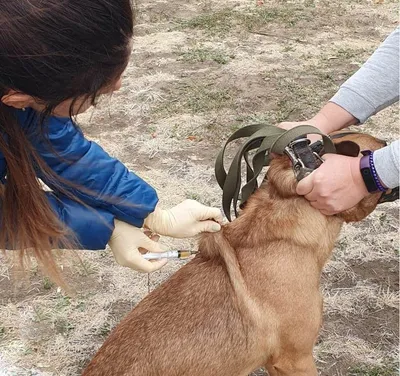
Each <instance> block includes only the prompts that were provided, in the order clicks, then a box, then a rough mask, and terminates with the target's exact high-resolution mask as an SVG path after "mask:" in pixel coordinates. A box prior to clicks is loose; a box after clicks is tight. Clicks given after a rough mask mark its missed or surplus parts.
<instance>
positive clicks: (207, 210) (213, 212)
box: [197, 205, 223, 231]
mask: <svg viewBox="0 0 400 376" xmlns="http://www.w3.org/2000/svg"><path fill="white" fill-rule="evenodd" d="M197 219H198V220H200V221H204V220H206V219H213V220H214V221H216V222H222V220H223V218H222V214H221V210H219V209H218V208H212V207H208V206H204V205H202V208H201V211H200V213H199V216H198V218H197ZM214 223H215V222H214ZM215 231H219V229H218V230H215Z"/></svg>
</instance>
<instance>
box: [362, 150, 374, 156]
mask: <svg viewBox="0 0 400 376" xmlns="http://www.w3.org/2000/svg"><path fill="white" fill-rule="evenodd" d="M361 154H362V155H364V156H366V155H370V154H372V151H371V150H361Z"/></svg>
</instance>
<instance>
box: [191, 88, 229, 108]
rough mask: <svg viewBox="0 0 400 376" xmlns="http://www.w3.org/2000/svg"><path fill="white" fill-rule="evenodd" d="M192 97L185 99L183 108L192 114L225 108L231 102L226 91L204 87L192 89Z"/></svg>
mask: <svg viewBox="0 0 400 376" xmlns="http://www.w3.org/2000/svg"><path fill="white" fill-rule="evenodd" d="M194 89H195V90H194V91H193V95H191V96H189V97H188V98H187V99H186V102H185V106H186V107H187V108H188V109H190V110H191V111H192V112H193V113H204V112H208V111H213V110H218V109H220V108H222V107H226V106H227V105H229V104H230V103H231V102H232V96H231V94H230V92H229V90H228V89H214V88H210V87H206V86H197V87H195V88H194Z"/></svg>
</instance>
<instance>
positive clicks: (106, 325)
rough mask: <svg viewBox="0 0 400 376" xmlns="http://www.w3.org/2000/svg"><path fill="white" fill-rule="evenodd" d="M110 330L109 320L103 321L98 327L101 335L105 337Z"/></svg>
mask: <svg viewBox="0 0 400 376" xmlns="http://www.w3.org/2000/svg"><path fill="white" fill-rule="evenodd" d="M111 330H112V324H111V322H110V321H107V322H105V323H104V324H103V325H102V326H101V327H100V328H99V334H100V336H101V337H107V336H108V335H109V334H110V332H111Z"/></svg>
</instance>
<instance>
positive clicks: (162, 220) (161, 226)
mask: <svg viewBox="0 0 400 376" xmlns="http://www.w3.org/2000/svg"><path fill="white" fill-rule="evenodd" d="M221 222H222V215H221V211H220V210H219V209H217V208H210V207H208V206H205V205H202V204H200V203H199V202H197V201H195V200H185V201H183V202H181V203H180V204H178V205H176V206H174V207H173V208H172V209H168V210H163V209H161V208H160V207H159V206H158V205H157V206H156V209H155V210H154V212H153V213H151V214H150V215H149V216H148V217H147V218H146V219H145V221H144V225H145V226H146V227H148V228H149V229H150V230H152V231H153V232H156V233H157V234H160V235H165V236H171V237H173V238H190V237H191V236H195V235H197V234H199V233H201V232H217V231H219V230H220V229H221V225H220V224H219V223H221Z"/></svg>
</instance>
